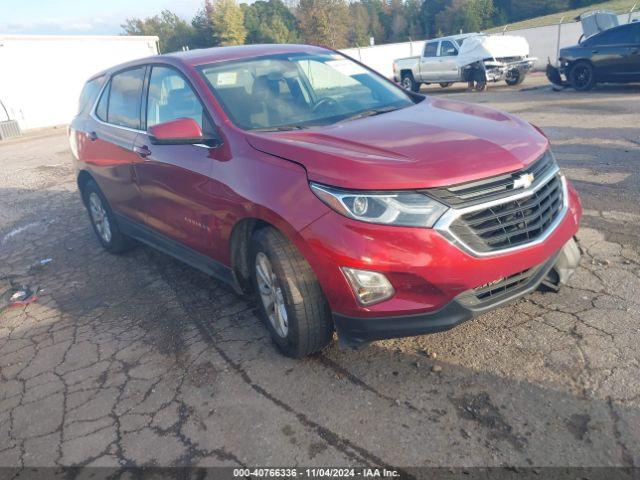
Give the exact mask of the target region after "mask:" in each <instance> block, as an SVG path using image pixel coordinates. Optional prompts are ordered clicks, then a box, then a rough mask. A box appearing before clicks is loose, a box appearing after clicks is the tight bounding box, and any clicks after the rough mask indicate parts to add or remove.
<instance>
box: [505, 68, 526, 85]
mask: <svg viewBox="0 0 640 480" xmlns="http://www.w3.org/2000/svg"><path fill="white" fill-rule="evenodd" d="M524 77H525V74H524V72H521V71H520V70H517V69H516V70H514V71H512V72H509V76H508V77H507V78H505V79H504V81H505V82H506V84H507V85H509V86H510V87H515V86H517V85H520V84H521V83H522V82H524Z"/></svg>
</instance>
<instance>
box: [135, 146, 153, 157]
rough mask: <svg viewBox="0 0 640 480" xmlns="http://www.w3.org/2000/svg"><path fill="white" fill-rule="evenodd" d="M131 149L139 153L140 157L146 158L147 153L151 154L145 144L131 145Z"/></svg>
mask: <svg viewBox="0 0 640 480" xmlns="http://www.w3.org/2000/svg"><path fill="white" fill-rule="evenodd" d="M133 151H134V152H135V153H137V154H138V155H140V156H141V157H142V158H147V157H148V156H149V155H151V150H149V147H147V146H146V145H142V146H138V145H135V146H134V147H133Z"/></svg>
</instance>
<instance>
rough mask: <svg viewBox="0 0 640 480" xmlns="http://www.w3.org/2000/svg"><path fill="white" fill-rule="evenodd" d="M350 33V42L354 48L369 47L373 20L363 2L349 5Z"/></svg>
mask: <svg viewBox="0 0 640 480" xmlns="http://www.w3.org/2000/svg"><path fill="white" fill-rule="evenodd" d="M349 22H350V23H349V33H348V41H349V45H350V46H352V47H364V46H367V45H369V37H370V36H371V35H370V33H369V26H370V24H371V19H370V18H369V11H368V10H367V7H365V6H364V5H363V4H362V3H361V2H352V3H350V4H349Z"/></svg>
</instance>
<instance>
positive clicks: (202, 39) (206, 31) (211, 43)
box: [191, 0, 219, 48]
mask: <svg viewBox="0 0 640 480" xmlns="http://www.w3.org/2000/svg"><path fill="white" fill-rule="evenodd" d="M212 18H213V4H212V3H211V0H205V2H204V5H203V6H202V8H201V9H200V10H198V11H197V12H196V14H195V16H194V17H193V20H191V25H192V26H193V29H194V37H193V48H208V47H215V46H216V45H218V44H219V40H218V38H217V37H216V32H215V30H214V28H213V22H212V20H211V19H212Z"/></svg>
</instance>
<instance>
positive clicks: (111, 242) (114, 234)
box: [82, 180, 135, 253]
mask: <svg viewBox="0 0 640 480" xmlns="http://www.w3.org/2000/svg"><path fill="white" fill-rule="evenodd" d="M82 197H83V199H84V204H85V206H86V207H87V211H88V213H89V220H91V225H92V226H93V231H94V232H95V234H96V236H97V237H98V241H99V242H100V243H101V244H102V246H103V247H104V248H105V249H106V250H107V251H109V252H111V253H122V252H126V251H127V250H130V249H131V248H133V247H134V246H135V241H134V240H133V239H132V238H130V237H128V236H126V235H124V234H123V233H122V232H121V231H120V227H119V226H118V223H117V222H116V219H115V216H114V214H113V211H112V210H111V207H110V206H109V202H107V199H106V198H105V197H104V195H103V194H102V192H101V191H100V188H99V187H98V185H97V184H96V183H95V182H94V181H93V180H89V181H88V182H87V183H86V184H85V186H84V188H83V189H82Z"/></svg>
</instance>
